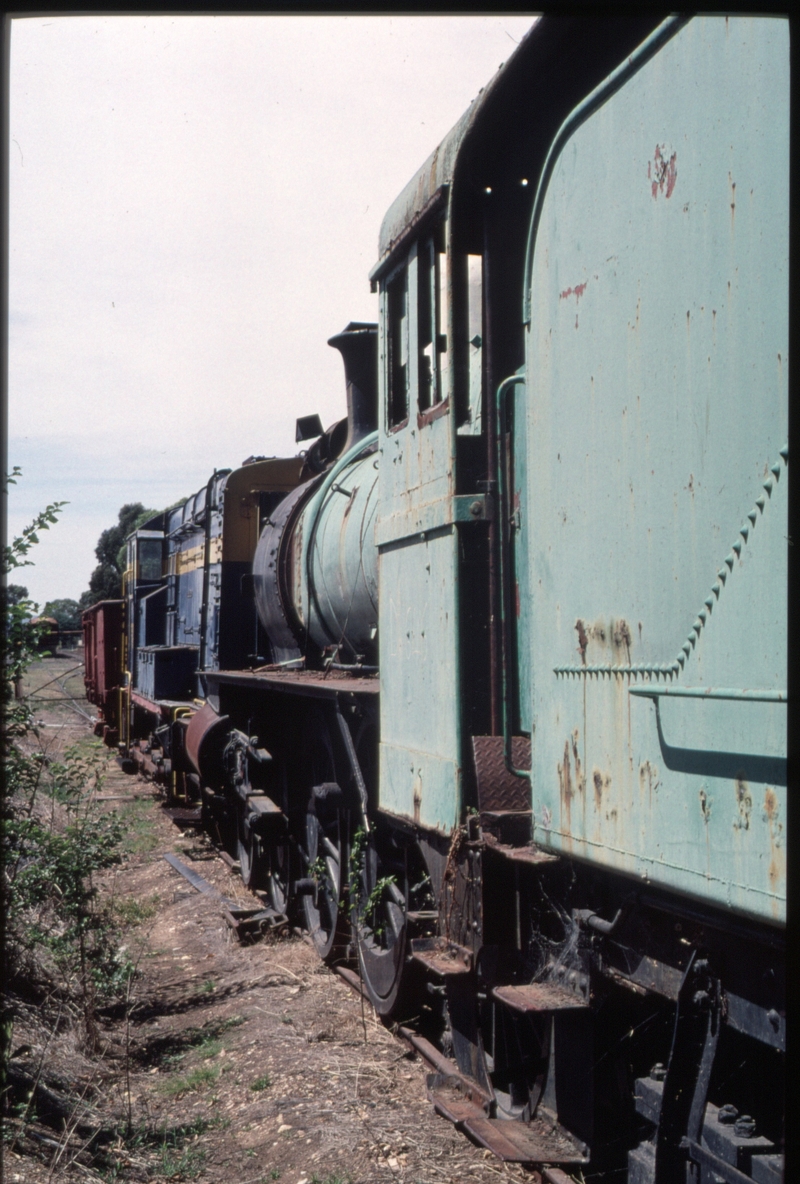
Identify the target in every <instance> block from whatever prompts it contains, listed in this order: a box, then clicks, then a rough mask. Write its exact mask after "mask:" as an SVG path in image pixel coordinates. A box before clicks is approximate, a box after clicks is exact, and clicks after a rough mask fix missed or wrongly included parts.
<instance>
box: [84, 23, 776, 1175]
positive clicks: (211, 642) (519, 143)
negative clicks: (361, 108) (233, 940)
mask: <svg viewBox="0 0 800 1184" xmlns="http://www.w3.org/2000/svg"><path fill="white" fill-rule="evenodd" d="M788 96H789V34H788V23H787V22H786V21H784V20H782V19H775V18H760V17H755V18H753V17H747V18H745V17H732V18H730V19H726V18H722V17H716V16H710V17H697V18H694V19H679V18H670V19H669V20H667V21H665V22H663V23H656V22H655V21H654V20H653V19H652V18H649V17H641V18H636V19H633V18H626V19H610V18H605V19H601V20H590V19H588V18H583V19H580V20H575V19H562V18H557V17H550V16H548V17H544V18H542V19H540V20H539V21H538V22H537V23H536V24H535V25H534V27H533V28H532V30H531V32H530V33H529V35H528V36H527V37H526V39H525V40H524V41H523V42H522V44H521V45H520V46H519V47H518V49H517V50H516V52H515V53H514V55H513V57H512V58H511V59H510V60H509V61H508V62H507V63H506V64H505V65H504V66H503V67H502V68H501V69H500V71H499V73H498V74H497V75H496V77H495V78H494V79H493V80H492V82H491V83H490V84H489V85H488V86H487V87H486V88H485V90H483V91H482V92H481V94H480V96H479V97H478V98H477V99H476V100H475V102H474V103H473V104H472V106H471V107H470V108H469V110H468V111H467V112H466V113H465V115H464V116H463V118H462V119H461V120H460V122H459V123H458V124H457V125H456V127H455V128H454V129H453V130H452V132H451V133H450V134H449V135H448V136H447V138H446V139H445V140H444V141H443V143H442V144H440V145H439V147H438V148H437V150H436V152H435V153H434V154H433V155H432V156H431V158H430V159H429V160H428V161H427V162H426V163H425V164H424V166H423V167H422V168H421V169H420V171H419V173H418V174H417V175H416V176H415V177H414V178H413V180H412V181H411V182H410V183H409V185H408V186H407V187H406V188H405V189H404V190H403V192H402V193H401V194H400V196H399V197H398V198H397V200H396V201H395V203H394V204H393V206H392V207H391V209H390V210H389V212H388V214H387V215H386V217H385V219H384V222H383V226H382V229H381V235H380V248H379V258H378V262H377V264H376V266H375V267H374V268H373V270H372V273H371V277H370V279H371V283H372V285H373V288H374V290H376V291H377V292H378V294H379V306H380V317H379V324H378V325H377V326H374V325H366V324H351V325H350V326H348V327H347V329H346V330H345V331H344V332H343V333H341V334H339V335H338V336H337V337H336V338H334V339H332V344H333V345H335V346H336V347H337V348H339V349H340V350H341V352H342V354H343V357H344V361H345V370H346V377H347V394H348V416H347V418H346V419H345V420H343V421H342V422H341V423H339V424H335V425H334V426H333V427H332V428H331V429H329V430H328V431H327V432H323V431H322V428H321V425H320V424H319V422H318V421H316V422H315V420H316V417H306V418H305V419H303V420H300V421H298V440H302V439H314V440H315V441H316V442H315V443H314V444H313V445H312V446H311V447H310V448H309V449H308V451H307V452H305V453H302V454H301V456H300V457H299V458H294V459H285V460H274V459H273V460H265V459H263V458H258V459H251V461H250V462H248V463H246V464H244V465H243V466H241V467H240V468H239V469H237V470H235V471H234V472H227V471H226V472H223V473H216V474H215V475H214V477H212V479H211V481H210V482H209V484H208V486H207V488H206V489H204V490H202V491H201V492H200V494H198V496H197V497H196V498H194V499H190V500H189V502H187V503H186V505H185V506H182V507H179V508H177V509H174V510H172V511H171V512H169V513H167V514H163V515H159V516H157V517H155V518H154V519H153V520H152V521H151V522H149V523H147V524H145V526H144V527H143V529H142V530H141V531H139V532H137V534H136V535H134V536H132V537H131V539H130V540H129V571H128V573H127V576H126V587H125V603H124V605H123V606H119V605H118V604H117V605H114V604H106V605H100V606H97V607H96V608H95V609H93V610H91V611H90V613H89V614H88V615H87V620H88V622H89V625H90V626H91V628H90V634H91V636H92V637H100V636H101V635H102V636H103V637H106V635H107V634H108V635H109V636H110V635H111V634H113V632H114V629H117V631H118V633H119V643H118V644H117V645H116V648H115V647H114V646H110V647H109V648H108V653H109V654H112V655H116V657H112V658H109V659H108V661H107V662H106V664H105V666H104V667H103V670H104V675H103V679H101V680H100V682H98V680H97V679H95V681H94V682H93V684H92V693H93V695H94V696H95V701H97V702H98V703H100V704H101V705H102V708H103V713H104V724H103V726H104V727H105V729H106V732H107V735H108V738H109V740H110V742H112V743H114V744H118V745H119V747H120V749H121V752H122V755H123V757H124V759H125V760H126V761H128V762H130V765H129V767H131V768H135V767H141V768H143V769H144V770H145V771H146V772H148V773H149V774H151V775H152V776H154V777H156V778H158V779H160V780H162V781H163V782H164V784H165V785H166V786H167V788H168V790H169V791H170V793H171V794H172V795H173V796H176V797H178V798H180V797H184V798H195V799H199V800H200V801H201V802H202V806H203V810H204V814H205V817H206V819H207V821H208V825H209V826H210V828H211V830H212V832H213V833H214V835H215V836H216V837H217V839H218V841H219V842H220V843H221V844H222V845H224V846H226V847H227V848H228V850H229V851H230V853H231V854H232V855H233V856H234V857H235V858H237V859H238V860H239V863H240V867H241V872H242V876H243V878H244V879H245V881H246V882H247V883H248V884H249V885H250V886H251V887H252V888H254V889H256V890H258V891H260V892H261V894H262V898H263V900H264V905H265V914H269V915H271V916H273V917H275V916H281V917H282V916H287V915H291V916H293V917H295V918H300V919H301V920H302V922H303V923H304V924H305V925H306V926H307V928H308V929H309V931H310V933H311V935H312V937H313V940H314V942H315V945H316V947H317V949H318V951H319V954H320V956H321V957H323V958H325V959H326V960H328V961H329V962H330V963H332V964H336V965H339V966H346V965H347V963H348V962H349V963H350V964H351V965H355V964H356V963H358V965H359V966H360V976H361V979H362V980H363V983H364V986H365V989H366V991H367V992H368V993H369V997H370V999H371V1001H372V1003H373V1004H374V1006H375V1008H376V1010H377V1011H378V1013H379V1014H381V1015H382V1016H386V1017H391V1018H392V1019H393V1020H396V1021H398V1022H400V1023H412V1021H413V1026H412V1028H409V1029H408V1031H407V1034H408V1035H409V1037H410V1038H411V1039H412V1040H413V1041H415V1042H416V1044H417V1047H418V1048H420V1049H422V1050H423V1051H425V1052H426V1054H427V1055H429V1056H430V1057H432V1058H433V1060H434V1062H435V1063H436V1064H437V1066H438V1070H439V1071H438V1072H437V1073H434V1074H432V1075H431V1078H430V1082H429V1093H430V1096H431V1099H432V1101H433V1103H434V1104H435V1106H436V1107H437V1109H438V1110H439V1112H440V1113H441V1114H443V1115H445V1116H448V1117H450V1118H451V1119H452V1120H453V1121H454V1122H456V1123H458V1124H459V1125H460V1126H461V1127H462V1128H463V1129H464V1130H465V1131H466V1132H467V1133H468V1134H469V1135H470V1136H471V1137H472V1138H473V1139H474V1140H476V1141H477V1142H479V1143H482V1144H483V1145H485V1146H486V1147H488V1148H490V1149H491V1150H492V1151H494V1152H496V1153H497V1154H498V1155H499V1156H501V1157H502V1158H504V1159H507V1160H516V1161H519V1162H522V1163H527V1164H530V1165H533V1166H535V1167H537V1168H538V1170H540V1171H541V1172H542V1173H543V1175H544V1178H545V1179H547V1180H550V1181H564V1180H567V1179H569V1178H573V1179H575V1178H577V1179H589V1177H590V1176H592V1177H593V1178H594V1179H602V1180H606V1181H612V1180H613V1181H620V1182H622V1181H627V1182H628V1184H675V1182H677V1181H682V1182H683V1181H686V1180H692V1181H698V1182H702V1184H711V1182H712V1181H714V1182H718V1181H725V1182H727V1184H740V1182H741V1181H750V1180H752V1181H757V1182H758V1184H777V1182H778V1181H779V1180H780V1179H781V1178H782V1172H783V1102H782V1072H783V1055H784V1047H785V1002H784V959H785V953H784V925H785V883H786V842H785V840H786V832H785V819H786V786H787V761H786V698H787V695H786V685H787V661H786V635H787V534H788V526H787V520H788V519H787V514H788V510H787V504H788V503H787V492H788V469H787V466H788V446H787V440H788V394H787V389H788V386H787V379H788V357H787V346H788V228H789V205H788V191H789V104H788ZM121 608H123V609H124V612H121V611H120V609H121ZM100 618H103V619H104V620H106V618H107V620H106V624H105V628H104V629H100V628H99V627H98V621H99V619H100ZM115 623H116V624H115ZM117 658H118V660H117ZM100 683H102V685H100ZM434 1047H435V1048H437V1049H438V1050H439V1052H438V1054H437V1053H436V1052H434V1051H433V1048H434ZM581 1173H583V1175H581Z"/></svg>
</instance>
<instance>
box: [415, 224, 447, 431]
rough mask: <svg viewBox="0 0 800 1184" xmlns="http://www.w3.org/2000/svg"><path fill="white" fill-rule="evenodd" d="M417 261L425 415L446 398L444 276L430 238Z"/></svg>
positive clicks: (421, 393)
mask: <svg viewBox="0 0 800 1184" xmlns="http://www.w3.org/2000/svg"><path fill="white" fill-rule="evenodd" d="M418 260H419V264H418V267H419V271H418V309H419V311H418V325H419V337H418V346H419V409H420V411H427V410H429V408H431V407H434V406H435V405H436V404H437V403H440V402H441V401H442V399H444V398H445V397H446V396H447V384H446V381H445V380H444V377H443V376H444V366H443V363H444V361H446V356H447V339H446V337H445V336H444V334H443V333H442V323H443V309H446V304H445V303H444V301H443V299H442V297H443V296H446V285H444V284H443V283H442V280H443V277H444V276H445V275H446V272H445V257H444V255H442V254H440V253H439V252H438V251H437V250H436V244H435V242H434V240H433V239H432V238H430V239H427V241H426V242H424V243H422V244H421V245H420V249H419V254H418Z"/></svg>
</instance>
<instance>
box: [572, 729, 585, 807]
mask: <svg viewBox="0 0 800 1184" xmlns="http://www.w3.org/2000/svg"><path fill="white" fill-rule="evenodd" d="M572 756H573V759H574V761H575V787H576V789H577V791H578V793H583V791H584V789H585V788H586V778H585V777H584V775H583V769H582V768H581V758H580V756H579V755H578V729H577V728H575V730H574V731H573V733H572Z"/></svg>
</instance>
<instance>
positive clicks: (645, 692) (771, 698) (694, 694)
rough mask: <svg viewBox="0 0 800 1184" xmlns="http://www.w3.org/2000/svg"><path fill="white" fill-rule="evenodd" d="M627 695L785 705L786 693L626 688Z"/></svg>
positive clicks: (741, 689) (695, 688)
mask: <svg viewBox="0 0 800 1184" xmlns="http://www.w3.org/2000/svg"><path fill="white" fill-rule="evenodd" d="M628 694H629V695H639V696H641V697H642V698H644V699H660V698H662V697H663V696H664V695H670V696H672V697H674V698H678V699H735V700H744V701H747V702H750V703H786V702H787V698H788V697H787V693H786V691H759V690H748V689H746V688H739V687H648V686H636V687H628Z"/></svg>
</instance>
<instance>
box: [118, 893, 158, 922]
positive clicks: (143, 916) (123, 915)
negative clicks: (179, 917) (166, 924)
mask: <svg viewBox="0 0 800 1184" xmlns="http://www.w3.org/2000/svg"><path fill="white" fill-rule="evenodd" d="M160 903H161V897H160V896H159V895H158V893H157V892H154V893H153V895H152V896H150V897H148V898H147V900H134V899H133V898H132V897H125V898H124V899H122V900H115V901H114V905H113V908H114V912H115V914H116V915H117V917H119V919H120V921H121V922H122V924H123V925H130V926H134V925H142V924H143V923H144V922H145V921H151V920H152V919H153V917H154V916H155V915H156V913H157V912H158V906H159V904H160Z"/></svg>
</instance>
